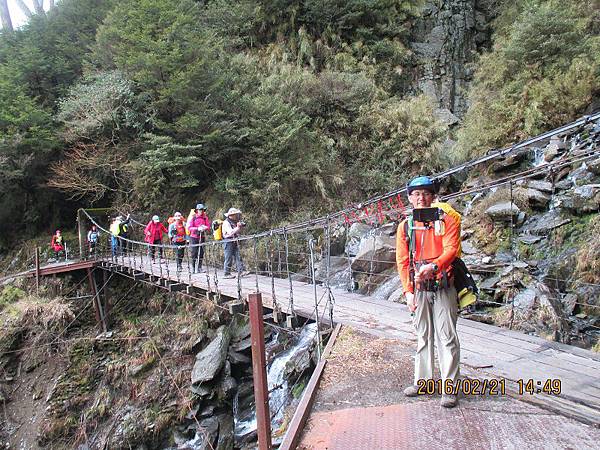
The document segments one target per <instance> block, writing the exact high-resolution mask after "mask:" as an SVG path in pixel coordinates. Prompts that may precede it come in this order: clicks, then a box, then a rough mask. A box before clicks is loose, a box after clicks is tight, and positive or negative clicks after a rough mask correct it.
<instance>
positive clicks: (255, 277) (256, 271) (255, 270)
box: [252, 239, 260, 292]
mask: <svg viewBox="0 0 600 450" xmlns="http://www.w3.org/2000/svg"><path fill="white" fill-rule="evenodd" d="M252 241H253V242H252V243H253V246H254V279H255V282H256V292H260V289H259V288H258V249H257V248H256V247H257V245H258V244H257V239H253V240H252Z"/></svg>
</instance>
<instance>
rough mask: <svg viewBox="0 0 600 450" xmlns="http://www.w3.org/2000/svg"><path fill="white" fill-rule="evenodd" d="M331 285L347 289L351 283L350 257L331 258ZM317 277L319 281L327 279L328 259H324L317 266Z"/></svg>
mask: <svg viewBox="0 0 600 450" xmlns="http://www.w3.org/2000/svg"><path fill="white" fill-rule="evenodd" d="M329 261H330V264H329V284H330V285H331V286H334V287H344V288H345V287H347V286H348V284H349V283H350V278H351V275H352V274H351V273H350V264H349V261H348V257H346V256H331V257H330V258H329ZM315 277H316V279H317V281H318V282H319V281H325V280H326V279H327V259H326V258H323V259H322V260H321V261H319V262H318V263H317V264H315Z"/></svg>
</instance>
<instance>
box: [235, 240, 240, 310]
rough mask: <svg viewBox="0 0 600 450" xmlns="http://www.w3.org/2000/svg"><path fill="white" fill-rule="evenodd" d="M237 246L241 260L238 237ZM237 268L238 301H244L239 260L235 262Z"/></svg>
mask: <svg viewBox="0 0 600 450" xmlns="http://www.w3.org/2000/svg"><path fill="white" fill-rule="evenodd" d="M235 244H236V245H237V251H238V253H239V254H240V258H241V253H240V252H241V249H240V240H239V239H238V238H237V237H236V238H235ZM235 268H236V270H237V293H238V300H239V301H242V271H241V270H240V267H239V266H238V260H237V259H236V261H235Z"/></svg>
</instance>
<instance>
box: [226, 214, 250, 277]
mask: <svg viewBox="0 0 600 450" xmlns="http://www.w3.org/2000/svg"><path fill="white" fill-rule="evenodd" d="M225 218H226V219H225V220H224V221H223V225H221V228H222V233H223V239H226V240H229V239H235V238H237V237H239V236H240V234H241V232H242V229H243V228H244V227H245V226H246V224H245V223H244V222H242V212H241V211H240V210H239V209H237V208H229V211H227V212H226V213H225ZM224 247H225V263H224V264H223V270H224V272H225V275H224V278H235V276H234V275H232V274H231V266H232V264H233V260H234V259H235V263H236V267H237V271H238V274H240V276H245V275H248V273H249V272H245V271H244V261H242V255H241V254H240V245H239V242H237V241H235V240H230V241H226V242H224Z"/></svg>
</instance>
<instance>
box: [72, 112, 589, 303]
mask: <svg viewBox="0 0 600 450" xmlns="http://www.w3.org/2000/svg"><path fill="white" fill-rule="evenodd" d="M598 118H600V114H595V115H593V116H588V117H584V118H582V119H580V120H578V121H575V122H572V123H571V124H568V125H565V126H563V127H560V128H558V129H555V130H552V131H549V132H547V133H544V134H541V135H539V136H537V137H535V138H531V139H528V140H526V141H523V142H521V143H519V144H515V145H513V146H511V147H508V148H506V149H502V150H497V151H493V152H489V153H488V154H487V155H485V156H483V157H481V158H478V159H476V160H472V161H470V162H468V163H465V164H462V165H460V166H457V167H454V168H451V169H449V170H447V171H445V172H441V173H439V174H436V175H434V176H435V177H436V178H440V177H443V176H449V175H451V174H453V173H457V172H459V171H462V170H466V169H468V168H471V167H475V166H476V165H480V164H483V163H484V162H488V161H491V160H493V159H495V158H499V157H505V156H507V155H509V154H511V153H513V152H515V151H518V150H519V149H523V148H525V147H527V146H529V145H532V144H534V143H536V142H540V141H543V140H545V139H548V138H549V137H552V136H555V135H557V134H560V133H564V132H567V131H570V130H572V129H575V128H577V127H579V126H582V125H585V124H588V123H590V122H591V121H594V120H597V119H598ZM597 155H598V152H597V151H590V152H588V153H587V154H585V155H584V156H580V155H577V156H574V157H569V158H565V159H559V160H556V161H554V162H551V163H548V164H544V165H542V166H539V167H537V168H533V169H529V170H527V171H523V172H521V173H519V174H515V175H511V176H509V177H505V178H503V179H500V180H495V181H492V182H490V183H487V184H486V185H484V186H478V187H475V188H470V189H467V190H464V191H460V192H458V193H454V194H450V195H449V196H446V197H444V199H451V198H458V197H462V196H466V195H470V194H472V193H475V192H482V191H484V190H489V189H493V188H495V187H499V186H501V185H504V184H510V185H511V187H512V184H514V183H516V182H518V181H520V180H524V179H527V178H530V177H533V176H537V175H538V174H540V173H542V172H547V171H548V170H556V169H559V168H561V167H564V166H566V165H570V164H574V163H576V162H581V161H586V160H588V159H591V158H594V157H597ZM404 190H405V188H404V187H401V188H399V189H396V190H394V191H390V192H388V193H386V194H382V195H380V196H376V197H373V198H371V199H369V200H367V201H366V202H364V203H361V204H360V205H358V206H356V207H352V208H348V209H346V210H342V211H338V212H336V213H333V214H330V215H327V216H325V217H324V218H316V219H311V220H308V221H305V222H301V223H296V224H291V225H287V226H285V227H282V228H275V229H272V230H268V231H265V232H262V233H256V234H253V235H247V236H241V237H239V238H236V239H229V240H224V241H221V242H230V241H235V242H237V243H238V245H239V243H240V242H242V241H245V240H250V239H252V240H254V244H255V245H256V242H257V240H258V239H259V238H266V237H270V238H271V239H272V238H273V236H278V235H282V236H283V237H284V239H285V243H286V274H287V276H288V280H289V283H290V296H289V300H290V306H291V308H290V310H291V312H292V313H293V283H292V280H291V273H292V271H290V269H289V258H290V251H289V234H290V233H301V232H305V233H309V232H310V231H318V230H319V229H323V227H326V228H327V232H326V239H327V240H330V232H331V225H332V224H335V225H338V224H341V223H346V221H344V220H343V219H344V217H345V215H346V214H347V213H349V212H350V211H353V210H357V209H359V208H362V207H364V206H366V205H369V204H373V203H375V202H377V201H380V200H383V199H387V198H390V197H392V196H395V195H398V194H399V193H401V192H403V191H404ZM84 212H85V214H86V215H87V216H88V218H89V219H90V220H91V221H92V223H94V224H96V225H97V226H98V227H99V229H101V230H102V231H105V232H107V233H108V234H109V235H110V233H109V232H108V231H107V230H105V229H104V228H103V227H101V226H99V225H98V224H97V223H96V222H95V220H94V219H92V218H91V217H90V215H89V214H88V213H87V211H85V210H84ZM346 226H347V223H346ZM118 239H119V241H120V242H124V243H125V244H124V245H123V247H124V248H125V249H127V248H128V246H129V245H130V244H131V245H132V246H134V247H135V245H138V246H143V247H144V248H150V247H151V246H157V247H160V248H161V249H164V250H165V252H166V251H169V250H168V249H172V248H173V246H170V245H164V244H146V243H142V242H139V241H135V240H131V239H128V238H123V237H118ZM221 242H219V243H221ZM194 245H198V246H205V247H206V250H207V252H208V251H209V250H208V249H209V248H212V249H213V250H214V251H213V253H214V252H216V247H214V245H215V243H214V242H211V241H209V242H205V243H201V244H194ZM271 246H272V242H271V245H270V246H269V249H270V247H271ZM189 247H191V246H188V248H189ZM309 247H310V251H311V252H310V254H311V261H310V267H311V272H312V274H311V275H312V277H311V278H312V280H313V284H315V285H316V281H317V280H316V275H315V260H314V250H315V248H314V241H312V246H311V242H310V240H309ZM326 247H327V250H328V252H330V251H331V250H330V242H328V243H327V246H326ZM256 253H257V252H256V251H255V269H256V284H257V289H258V271H259V267H258V258H257V255H256ZM119 256H120V257H121V258H120V259H121V262H122V263H123V264H124V262H125V261H124V254H123V252H121V253H120V254H119V255H117V258H118V257H119ZM307 256H308V255H307ZM133 257H134V261H135V257H136V255H135V252H134V255H133ZM128 258H129V259H130V258H131V255H129V257H128ZM165 262H166V271H167V274H168V273H169V262H168V258H167V261H165ZM349 262H350V261H349ZM267 263H268V267H269V274H270V275H271V278H272V283H274V275H275V272H281V270H279V269H280V268H279V266H278V270H277V271H275V270H274V262H273V255H272V252H269V254H268V258H267ZM372 263H373V261H371V264H372ZM134 264H135V262H134ZM141 264H142V259H141V261H140V266H141ZM188 265H189V261H188ZM150 266H151V271H152V270H153V268H152V266H153V265H152V264H150ZM326 266H327V271H328V272H329V266H330V255H329V256H328V257H327V264H326ZM159 270H160V272H161V274H162V271H163V267H162V261H160V260H159ZM352 272H354V271H352V270H351V273H352ZM329 275H330V274H329V273H328V274H327V275H326V279H325V280H324V281H325V287H326V288H328V290H329V291H330V287H328V286H329V278H330V276H329ZM217 276H218V274H217V270H216V264H215V284H217V283H218V281H217ZM207 278H208V279H209V280H210V277H208V276H207ZM190 280H191V276H190ZM352 284H354V283H352ZM315 287H316V286H315ZM351 287H353V286H351ZM217 290H218V288H217ZM240 296H241V280H240V274H239V271H238V297H240ZM274 297H275V296H274ZM274 300H275V299H274ZM275 302H276V300H275ZM275 302H274V303H275ZM275 304H276V303H275Z"/></svg>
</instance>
